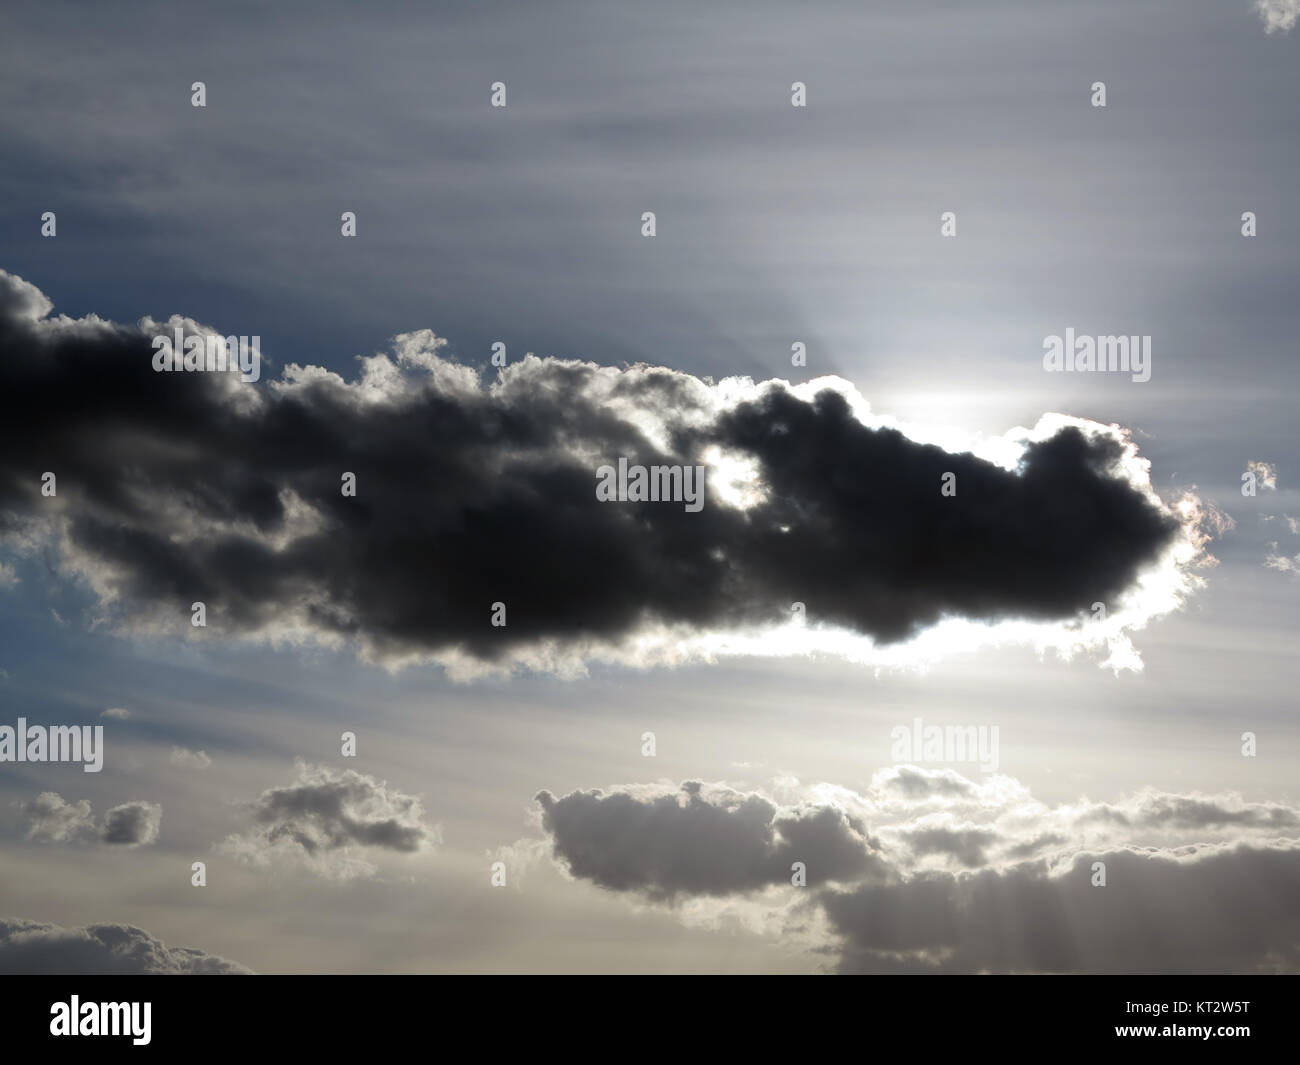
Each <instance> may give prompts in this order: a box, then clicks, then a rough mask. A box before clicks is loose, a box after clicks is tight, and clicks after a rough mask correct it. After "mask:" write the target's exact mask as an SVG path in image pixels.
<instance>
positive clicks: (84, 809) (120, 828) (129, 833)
mask: <svg viewBox="0 0 1300 1065" xmlns="http://www.w3.org/2000/svg"><path fill="white" fill-rule="evenodd" d="M18 809H19V811H20V812H21V813H22V815H23V817H24V818H25V819H26V822H27V838H28V839H35V840H47V841H49V842H53V843H81V842H86V841H88V840H90V839H93V838H98V840H99V841H100V842H101V843H109V844H114V845H120V846H127V847H141V846H144V845H146V844H149V843H153V842H154V841H155V840H157V838H158V829H159V826H160V825H161V824H162V807H161V806H159V805H158V804H157V803H152V802H142V801H140V800H133V801H131V802H125V803H122V804H121V805H120V806H114V807H113V808H112V809H111V810H109V811H108V812H107V813H106V814H105V815H104V820H103V823H102V824H100V825H99V826H98V827H96V824H95V818H94V815H93V813H92V811H91V806H90V802H89V801H88V800H86V799H79V800H77V801H76V802H68V801H67V800H66V799H64V798H63V796H61V795H60V794H59V793H58V792H55V791H43V792H41V794H40V795H38V796H37V797H36V798H35V799H32V800H30V801H28V802H21V803H18Z"/></svg>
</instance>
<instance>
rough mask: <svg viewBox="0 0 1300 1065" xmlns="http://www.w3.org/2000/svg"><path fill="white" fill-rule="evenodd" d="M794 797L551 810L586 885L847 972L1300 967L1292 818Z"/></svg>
mask: <svg viewBox="0 0 1300 1065" xmlns="http://www.w3.org/2000/svg"><path fill="white" fill-rule="evenodd" d="M783 787H784V789H785V790H789V789H790V788H791V787H793V788H794V791H795V792H796V793H797V795H796V798H797V801H793V802H789V801H787V802H785V803H779V802H777V801H776V800H775V799H772V798H769V797H767V796H766V795H764V794H762V793H761V792H756V791H751V792H738V791H733V790H732V789H730V788H728V787H727V786H726V785H723V784H702V783H699V782H689V783H687V784H685V785H683V786H682V788H681V790H680V791H679V792H677V793H670V792H666V791H665V790H664V789H663V788H662V787H658V786H656V787H635V786H628V787H623V788H619V789H615V790H614V791H612V792H610V793H608V794H606V793H604V792H600V791H588V792H582V791H575V792H573V793H571V794H569V795H567V796H565V797H564V798H562V799H556V798H554V797H553V796H551V795H550V794H549V793H547V792H543V793H541V795H539V796H538V801H539V803H540V804H541V806H542V808H543V828H544V830H545V832H546V834H547V836H548V838H549V839H550V840H551V842H552V844H553V854H554V857H555V858H556V860H557V861H559V862H560V863H561V864H562V865H563V866H564V867H565V868H566V869H567V870H568V871H569V873H570V874H571V875H572V876H573V877H575V878H577V879H581V880H587V881H589V882H591V883H592V884H594V885H596V886H598V887H601V888H605V889H608V890H612V891H617V892H623V893H634V894H636V895H638V896H639V897H641V898H643V899H645V900H646V901H649V902H651V903H655V902H658V903H672V904H673V905H675V906H677V907H679V908H683V907H685V905H686V904H687V903H689V904H691V906H690V909H689V914H690V919H691V920H700V919H707V914H708V908H707V906H706V903H707V904H711V905H712V906H713V909H714V911H716V913H719V914H720V913H724V912H727V913H730V914H733V915H734V914H737V913H740V912H741V909H742V905H743V906H745V907H748V915H747V916H745V917H742V918H741V920H742V921H743V923H744V924H746V925H747V926H749V927H751V928H755V929H761V928H768V929H771V930H777V931H781V932H783V933H786V934H793V933H792V932H791V930H792V929H793V930H794V933H797V934H798V935H800V936H803V935H805V934H806V933H807V930H808V929H810V928H811V929H817V934H816V935H814V937H813V939H812V940H811V941H809V943H808V945H809V947H810V948H811V949H813V950H817V951H822V952H824V951H827V950H830V951H832V952H835V953H838V955H839V962H838V964H839V967H840V968H841V969H842V970H843V971H852V972H859V971H863V972H895V971H907V972H926V971H944V972H1020V971H1036V972H1037V971H1051V972H1137V971H1191V970H1206V969H1209V970H1213V971H1233V972H1236V971H1273V970H1279V969H1280V970H1287V971H1296V970H1298V969H1300V892H1298V891H1297V890H1296V889H1297V887H1300V838H1296V837H1297V836H1300V831H1298V829H1300V810H1297V809H1296V808H1294V807H1291V806H1287V805H1285V804H1282V803H1271V802H1249V801H1246V800H1244V799H1243V798H1242V797H1241V796H1240V795H1237V794H1233V793H1225V794H1219V795H1205V794H1198V793H1189V794H1181V795H1180V794H1172V793H1166V792H1159V791H1155V790H1153V789H1144V790H1142V791H1139V792H1137V793H1135V794H1133V795H1130V796H1127V797H1125V798H1122V799H1120V800H1118V801H1116V802H1112V803H1101V802H1093V801H1090V800H1088V799H1080V800H1079V801H1078V802H1074V803H1066V804H1062V805H1058V806H1047V805H1045V804H1043V803H1040V802H1038V801H1037V800H1035V799H1034V798H1033V796H1032V795H1031V794H1030V793H1029V791H1028V790H1027V789H1026V788H1025V787H1024V786H1023V785H1021V784H1020V783H1019V782H1017V781H1015V780H1013V779H1012V778H1010V777H1006V776H998V775H993V776H988V777H985V778H983V779H982V780H980V781H971V780H967V779H966V778H964V777H962V776H961V775H960V774H958V773H956V772H954V771H953V770H951V769H944V770H930V769H924V768H921V767H917V766H897V767H892V768H889V769H884V770H881V771H879V772H877V773H876V774H875V775H874V776H873V778H872V780H871V783H870V785H869V786H867V787H866V788H865V789H863V790H862V791H853V790H850V789H846V788H840V787H836V786H832V785H825V784H822V785H812V786H798V785H797V784H793V785H792V784H791V783H789V782H787V784H786V785H784V786H783ZM795 860H801V861H805V862H806V863H807V886H806V888H802V889H800V888H794V887H791V886H790V885H791V881H790V872H789V866H790V863H791V862H792V861H795ZM1094 862H1103V863H1105V866H1106V884H1105V886H1104V887H1094V886H1093V863H1094ZM782 889H783V890H782ZM792 892H793V894H792ZM798 896H802V898H799V897H798ZM702 915H703V917H702ZM774 918H778V919H775V920H774Z"/></svg>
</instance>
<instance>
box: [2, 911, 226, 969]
mask: <svg viewBox="0 0 1300 1065" xmlns="http://www.w3.org/2000/svg"><path fill="white" fill-rule="evenodd" d="M249 972H251V970H250V969H246V968H245V967H244V966H242V965H240V964H239V963H238V962H233V961H228V960H227V959H225V958H220V957H218V956H217V955H215V954H208V953H206V952H205V951H202V950H196V949H194V948H193V947H169V946H167V945H166V944H165V943H163V942H162V941H161V940H159V939H155V938H154V937H153V936H151V935H150V934H149V933H148V932H146V931H145V930H144V929H143V928H136V927H135V926H134V925H129V924H92V925H85V926H84V927H76V928H66V927H63V926H62V925H57V924H45V923H42V922H39V921H25V920H20V919H17V918H0V973H6V974H11V975H22V976H27V975H37V974H41V975H45V974H57V975H69V976H100V975H111V976H117V975H125V974H133V973H168V974H227V975H233V974H243V973H249Z"/></svg>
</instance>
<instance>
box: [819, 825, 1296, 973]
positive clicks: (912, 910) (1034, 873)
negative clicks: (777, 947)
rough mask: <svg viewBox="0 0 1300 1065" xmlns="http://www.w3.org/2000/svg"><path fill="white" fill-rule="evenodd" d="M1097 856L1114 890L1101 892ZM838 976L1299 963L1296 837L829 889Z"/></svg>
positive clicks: (825, 899) (1253, 968) (1238, 968)
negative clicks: (1095, 873) (837, 944)
mask: <svg viewBox="0 0 1300 1065" xmlns="http://www.w3.org/2000/svg"><path fill="white" fill-rule="evenodd" d="M1094 862H1103V863H1105V868H1106V885H1105V886H1104V887H1094V886H1093V883H1092V867H1093V863H1094ZM820 902H821V905H822V907H823V909H824V911H825V913H826V914H827V916H828V917H829V919H830V923H831V927H832V929H833V931H834V932H835V933H836V934H837V935H838V936H839V937H840V938H841V943H840V951H841V958H840V970H841V971H843V972H958V973H970V972H999V973H1008V972H1090V973H1136V972H1143V973H1151V972H1205V971H1210V972H1220V973H1222V972H1234V973H1235V972H1259V971H1274V970H1281V971H1290V972H1294V971H1296V970H1297V969H1300V841H1296V840H1289V841H1283V842H1278V843H1272V844H1267V843H1266V844H1245V843H1241V844H1237V845H1196V846H1191V847H1187V848H1183V849H1180V850H1178V851H1156V850H1136V849H1125V850H1115V851H1099V852H1094V853H1091V854H1078V855H1075V856H1074V857H1073V859H1072V860H1070V861H1069V862H1068V863H1066V864H1064V865H1062V866H1060V867H1055V868H1054V867H1053V866H1051V865H1050V864H1049V863H1048V862H1047V861H1045V860H1038V861H1034V862H1028V863H1024V864H1021V865H1017V866H1013V867H1011V868H1009V869H988V870H981V871H980V872H978V873H975V874H970V875H953V874H949V873H942V874H931V875H927V876H922V877H918V878H916V879H912V880H907V881H903V882H898V883H890V884H863V885H861V886H859V887H856V888H854V889H852V890H850V891H838V890H835V889H830V890H828V891H827V892H825V893H824V894H823V896H822V898H821V900H820Z"/></svg>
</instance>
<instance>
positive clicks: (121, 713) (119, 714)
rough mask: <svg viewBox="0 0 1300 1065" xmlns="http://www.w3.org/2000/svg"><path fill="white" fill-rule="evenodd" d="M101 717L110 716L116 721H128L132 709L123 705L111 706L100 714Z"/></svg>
mask: <svg viewBox="0 0 1300 1065" xmlns="http://www.w3.org/2000/svg"><path fill="white" fill-rule="evenodd" d="M99 716H100V717H109V718H112V719H113V720H114V721H126V720H127V719H128V718H130V717H131V716H132V714H131V711H130V710H127V709H126V708H125V707H121V706H110V707H109V708H108V709H107V710H105V711H104V712H103V713H101V714H100V715H99Z"/></svg>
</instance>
